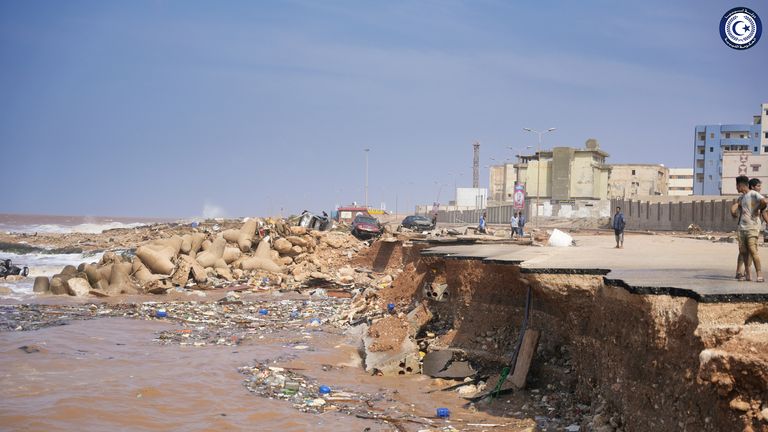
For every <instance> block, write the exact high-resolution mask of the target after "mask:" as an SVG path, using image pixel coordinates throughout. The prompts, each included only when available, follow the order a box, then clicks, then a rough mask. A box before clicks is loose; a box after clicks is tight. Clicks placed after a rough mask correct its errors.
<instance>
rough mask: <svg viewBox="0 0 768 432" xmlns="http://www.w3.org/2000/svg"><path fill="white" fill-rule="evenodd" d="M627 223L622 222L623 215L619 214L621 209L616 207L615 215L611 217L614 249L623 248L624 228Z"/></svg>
mask: <svg viewBox="0 0 768 432" xmlns="http://www.w3.org/2000/svg"><path fill="white" fill-rule="evenodd" d="M626 225H627V222H626V221H625V220H624V213H622V212H621V207H616V214H614V215H613V223H612V224H611V226H612V227H613V233H614V234H615V235H616V249H621V248H623V247H624V227H625V226H626Z"/></svg>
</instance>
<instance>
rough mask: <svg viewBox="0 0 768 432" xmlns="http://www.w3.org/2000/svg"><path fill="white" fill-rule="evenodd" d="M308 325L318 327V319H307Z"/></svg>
mask: <svg viewBox="0 0 768 432" xmlns="http://www.w3.org/2000/svg"><path fill="white" fill-rule="evenodd" d="M309 325H311V326H319V325H320V318H310V319H309Z"/></svg>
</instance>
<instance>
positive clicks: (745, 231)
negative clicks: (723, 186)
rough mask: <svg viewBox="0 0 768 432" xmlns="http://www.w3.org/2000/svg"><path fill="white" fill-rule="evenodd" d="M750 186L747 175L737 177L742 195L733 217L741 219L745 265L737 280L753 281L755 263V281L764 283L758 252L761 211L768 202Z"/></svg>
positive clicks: (734, 208) (741, 243)
mask: <svg viewBox="0 0 768 432" xmlns="http://www.w3.org/2000/svg"><path fill="white" fill-rule="evenodd" d="M749 186H750V184H749V177H747V176H745V175H740V176H738V177H736V190H737V191H738V192H739V194H741V195H739V198H738V199H737V200H736V201H735V202H734V203H733V205H731V215H733V217H738V219H739V222H738V224H739V225H738V227H739V231H738V232H739V256H740V257H741V262H742V263H744V274H740V273H738V274H737V275H736V278H737V279H738V280H747V281H748V280H752V278H751V276H750V267H751V264H752V263H754V264H755V281H756V282H764V279H763V271H762V266H761V262H760V254H759V253H758V250H757V239H758V237H759V236H760V211H761V210H763V209H765V207H766V205H767V204H768V200H766V199H765V198H764V197H763V196H762V195H760V193H759V192H757V191H755V190H752V189H750V187H749ZM738 271H739V269H738V267H737V272H738Z"/></svg>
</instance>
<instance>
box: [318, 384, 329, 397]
mask: <svg viewBox="0 0 768 432" xmlns="http://www.w3.org/2000/svg"><path fill="white" fill-rule="evenodd" d="M318 392H320V394H321V395H327V394H330V393H331V388H330V387H328V386H327V385H321V386H320V388H319V389H318Z"/></svg>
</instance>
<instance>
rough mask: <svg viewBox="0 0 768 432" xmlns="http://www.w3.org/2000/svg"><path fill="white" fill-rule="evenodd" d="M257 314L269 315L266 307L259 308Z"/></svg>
mask: <svg viewBox="0 0 768 432" xmlns="http://www.w3.org/2000/svg"><path fill="white" fill-rule="evenodd" d="M259 315H269V311H268V310H267V309H259Z"/></svg>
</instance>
